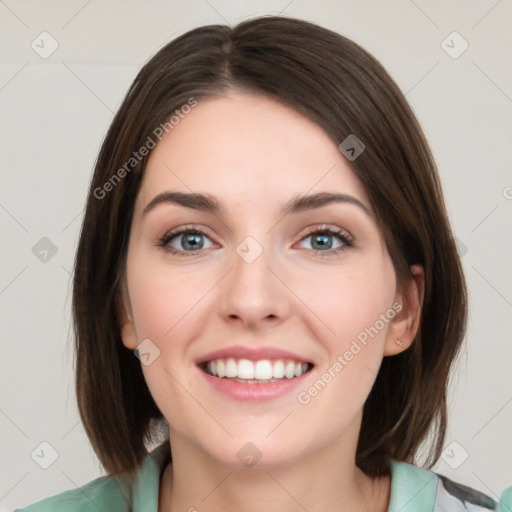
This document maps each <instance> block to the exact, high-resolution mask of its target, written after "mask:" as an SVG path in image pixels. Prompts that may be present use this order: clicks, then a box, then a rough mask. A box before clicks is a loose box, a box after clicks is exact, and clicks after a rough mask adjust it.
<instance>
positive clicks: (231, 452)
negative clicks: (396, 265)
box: [122, 92, 413, 467]
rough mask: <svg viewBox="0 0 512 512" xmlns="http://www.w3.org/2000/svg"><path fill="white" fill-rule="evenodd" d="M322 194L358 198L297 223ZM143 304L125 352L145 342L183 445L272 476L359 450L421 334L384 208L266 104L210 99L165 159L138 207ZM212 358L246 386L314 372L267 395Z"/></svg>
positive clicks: (170, 141) (333, 156)
mask: <svg viewBox="0 0 512 512" xmlns="http://www.w3.org/2000/svg"><path fill="white" fill-rule="evenodd" d="M348 135H349V134H347V136H348ZM340 142H341V141H340ZM363 142H364V141H363ZM171 192H172V193H176V192H179V193H181V194H183V195H188V194H204V195H207V196H208V198H210V199H214V201H215V203H216V204H218V205H220V209H219V210H217V211H211V210H210V209H208V208H200V207H199V206H197V205H196V203H195V202H192V201H190V200H188V201H185V202H186V203H188V205H189V206H185V205H184V204H178V203H177V202H173V201H172V200H171V199H172V197H171V196H170V195H168V196H167V197H166V196H162V195H161V194H166V193H171ZM319 193H327V194H342V195H343V196H345V197H346V198H348V200H342V201H336V202H334V201H332V202H326V203H325V204H323V205H322V206H319V205H318V204H317V203H318V202H316V201H312V202H311V203H307V202H305V203H301V204H302V207H301V208H295V209H293V208H289V209H288V211H284V210H283V208H284V207H285V205H290V202H291V201H292V200H296V199H297V198H301V199H303V198H304V197H305V196H311V195H314V194H319ZM183 197H185V196H183ZM155 198H159V199H158V200H156V201H155ZM203 204H206V203H203ZM308 206H309V207H308ZM327 229H328V230H332V233H331V232H329V231H326V230H327ZM194 230H195V231H194ZM314 230H318V233H317V234H311V232H312V231H314ZM183 231H187V233H185V234H183ZM190 231H192V232H191V233H190ZM178 232H180V233H181V234H176V233H178ZM198 232H200V233H199V234H198ZM173 234H174V235H173ZM127 291H128V300H127V301H126V305H127V310H128V311H129V313H128V315H127V317H126V318H125V322H124V324H123V328H122V335H123V343H124V344H125V345H126V346H127V347H129V348H130V349H135V348H136V347H137V346H139V345H140V344H141V343H142V345H141V347H140V353H141V359H142V362H143V364H142V369H143V372H144V376H145V379H146V382H147V384H148V387H149V389H150V391H151V394H152V396H153V397H154V400H155V402H156V404H157V405H158V407H159V409H160V410H161V411H162V413H163V415H164V416H165V417H166V419H167V420H168V422H169V424H170V429H171V446H175V447H176V449H177V450H178V449H179V447H178V446H179V445H180V442H181V444H182V445H183V443H186V444H187V445H188V446H189V447H193V449H194V450H197V451H198V453H202V454H203V455H205V454H206V455H207V456H209V457H211V458H213V459H215V460H217V461H218V462H222V463H225V464H230V465H237V466H241V465H242V464H246V465H248V464H253V463H254V461H257V459H258V458H259V457H261V459H260V460H259V461H258V466H261V467H271V466H275V465H280V464H286V463H289V462H291V461H293V460H299V459H301V458H303V457H306V456H310V455H313V454H315V453H318V452H319V451H320V450H323V449H326V448H328V447H329V452H331V448H333V447H339V448H340V449H341V448H343V449H344V450H348V451H351V450H352V451H354V452H355V447H356V442H357V436H358V432H359V428H360V420H361V412H362V407H363V404H364V402H365V400H366V398H367V396H368V394H369V392H370V390H371V387H372V385H373V383H374V380H375V378H376V376H377V373H378V371H379V366H380V364H381V361H382V358H383V356H384V355H393V354H395V353H397V352H399V351H401V350H403V349H405V348H406V347H407V346H408V344H409V342H410V341H411V339H412V336H413V334H411V333H410V332H409V331H407V327H406V324H408V322H407V321H406V319H404V318H403V315H404V311H405V308H402V301H401V296H400V295H398V294H397V288H396V276H395V272H394V269H393V265H392V262H391V259H390V256H389V254H388V252H387V250H386V247H385V245H384V241H383V238H382V237H381V234H380V233H379V231H378V228H377V224H376V221H375V217H374V213H373V211H372V208H371V205H370V203H369V201H368V198H367V196H366V194H365V192H364V189H363V187H362V186H361V184H360V182H359V180H358V178H357V177H356V175H355V174H354V173H353V171H352V170H351V169H350V168H349V166H348V165H347V162H346V160H345V159H344V157H343V156H342V154H341V153H340V151H339V150H338V147H337V145H336V144H335V143H334V142H333V141H332V140H331V139H330V138H329V137H328V136H327V135H326V134H325V132H324V131H323V130H322V129H321V128H320V127H319V126H317V125H316V124H315V123H313V122H312V121H310V120H308V119H307V118H305V117H303V116H302V115H301V114H300V113H298V112H296V111H295V110H292V109H290V108H288V107H285V106H283V105H281V104H279V103H276V102H274V101H272V100H269V99H266V98H264V97H261V96H257V95H249V94H242V93H235V92H230V94H229V96H227V97H225V98H224V97H223V98H215V99H207V100H201V101H199V102H198V104H197V106H195V107H194V108H192V109H191V111H190V112H189V113H188V114H187V115H183V116H182V118H181V117H180V121H179V123H178V124H176V125H175V126H174V128H173V129H172V130H171V131H170V132H169V134H168V135H166V136H165V137H164V138H163V139H162V140H161V142H159V143H158V145H157V147H156V148H155V149H154V150H153V152H152V154H151V156H150V158H149V161H148V165H147V168H146V171H145V175H144V178H143V181H142V185H141V189H140V193H139V195H138V197H137V201H136V205H135V213H134V218H133V223H132V228H131V235H130V244H129V250H128V258H127ZM401 309H402V312H401V313H400V310H401ZM408 336H409V338H410V339H409V338H408ZM395 338H401V339H402V341H403V344H402V346H401V347H400V346H399V345H397V344H396V343H395V342H394V341H395ZM237 349H240V351H239V352H236V350H237ZM244 349H245V350H246V352H242V350H244ZM219 350H227V352H224V353H223V354H221V357H219V356H218V355H215V354H213V353H214V352H217V351H219ZM279 350H282V351H286V352H287V353H288V354H279V353H278V352H277V351H279ZM258 351H259V352H258ZM272 351H273V352H272ZM230 355H232V356H233V359H234V361H231V362H229V363H228V362H227V359H229V357H230ZM205 359H206V360H212V359H213V360H216V361H217V364H216V365H215V366H216V367H217V369H218V371H222V370H219V366H221V364H220V363H218V360H219V359H222V360H223V362H224V363H225V365H226V367H229V368H230V370H227V368H226V369H225V371H233V368H235V371H236V372H238V371H240V372H242V373H240V376H246V378H247V376H249V375H250V374H251V371H253V370H255V371H256V372H257V374H256V375H255V376H256V377H258V376H259V377H260V379H261V378H265V376H266V375H268V373H265V372H268V371H270V372H274V373H273V375H277V376H279V375H281V374H282V372H283V368H284V370H286V369H287V367H288V370H287V371H292V372H294V371H295V366H296V364H295V363H301V364H302V363H308V368H309V367H310V366H311V365H313V367H312V369H311V370H310V371H307V372H306V373H305V374H303V375H302V376H300V377H297V378H293V379H290V378H288V377H286V376H285V377H284V378H280V379H279V380H277V382H275V383H267V384H265V383H258V384H255V383H252V384H251V383H246V382H236V381H233V380H228V379H227V378H222V379H221V378H220V377H217V376H211V375H207V373H205V370H204V369H203V368H201V366H200V365H199V364H198V363H200V362H203V361H204V360H205ZM241 359H243V360H246V359H247V360H250V361H253V362H252V363H248V362H247V361H241V362H240V360H241ZM258 361H259V362H258ZM261 361H263V362H261ZM290 361H293V364H292V365H291V366H290ZM301 364H299V367H300V368H301V369H302V366H301ZM305 367H306V365H304V368H305ZM210 370H211V368H210ZM244 371H248V372H249V373H247V374H245V373H243V372H244ZM260 372H261V373H260ZM237 375H238V373H237ZM288 375H291V374H288ZM219 384H221V386H219ZM252 386H253V387H252ZM248 443H251V444H248ZM337 453H338V452H337V451H336V449H334V450H332V454H333V457H334V456H337ZM248 457H249V458H248ZM250 457H252V459H250ZM249 460H251V461H252V462H249Z"/></svg>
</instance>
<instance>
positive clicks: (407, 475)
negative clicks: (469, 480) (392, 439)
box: [388, 461, 512, 512]
mask: <svg viewBox="0 0 512 512" xmlns="http://www.w3.org/2000/svg"><path fill="white" fill-rule="evenodd" d="M391 472H392V481H391V500H390V506H389V509H388V512H395V511H398V510H400V511H401V512H488V511H489V510H494V511H495V512H512V486H511V487H508V488H507V489H505V490H504V491H503V492H502V494H501V496H500V497H499V499H498V498H497V499H496V500H495V499H494V498H491V497H490V496H488V495H487V494H485V493H483V492H481V491H478V490H476V489H473V488H471V487H468V486H466V485H463V484H460V483H458V482H455V481H454V480H451V479H449V478H447V477H445V476H443V475H441V474H438V473H435V472H433V471H429V470H427V469H424V468H420V467H417V466H414V465H412V464H408V463H405V462H397V461H392V462H391Z"/></svg>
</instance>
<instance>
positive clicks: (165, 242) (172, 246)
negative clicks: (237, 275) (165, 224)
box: [157, 226, 354, 256]
mask: <svg viewBox="0 0 512 512" xmlns="http://www.w3.org/2000/svg"><path fill="white" fill-rule="evenodd" d="M205 238H206V239H207V240H209V241H210V243H211V245H210V246H206V247H205V244H204V239H205ZM333 238H334V239H338V241H339V244H338V245H337V246H333V241H332V239H333ZM307 239H311V240H312V248H311V249H308V250H310V251H313V252H314V253H315V254H319V255H322V256H325V255H333V254H339V253H340V252H342V251H344V250H347V248H349V247H352V246H353V245H354V238H353V237H352V236H351V235H350V234H349V233H347V232H346V231H344V230H343V229H338V228H328V227H326V226H317V227H313V228H310V229H309V230H308V233H307V235H306V236H304V237H303V238H302V239H301V242H304V241H305V240H307ZM157 245H158V246H159V247H161V248H162V249H163V250H164V251H166V252H169V253H171V254H174V255H177V256H196V255H197V254H199V253H200V252H201V250H203V249H211V248H212V247H213V243H212V242H211V240H210V238H209V237H208V235H207V234H206V233H205V232H204V231H202V230H201V229H198V228H196V227H194V226H186V227H184V228H181V229H178V230H175V231H171V232H169V233H166V234H165V235H164V236H163V237H161V238H159V239H158V241H157ZM176 245H178V246H179V247H176Z"/></svg>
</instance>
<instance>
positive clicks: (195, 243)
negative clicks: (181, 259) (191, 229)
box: [183, 233, 203, 249]
mask: <svg viewBox="0 0 512 512" xmlns="http://www.w3.org/2000/svg"><path fill="white" fill-rule="evenodd" d="M201 236H202V235H200V234H199V233H194V234H190V235H187V236H185V238H184V243H183V247H184V248H185V249H200V248H201V247H202V246H203V244H202V243H200V241H198V238H199V237H201ZM191 241H192V244H191V243H190V242H191ZM187 246H188V247H187Z"/></svg>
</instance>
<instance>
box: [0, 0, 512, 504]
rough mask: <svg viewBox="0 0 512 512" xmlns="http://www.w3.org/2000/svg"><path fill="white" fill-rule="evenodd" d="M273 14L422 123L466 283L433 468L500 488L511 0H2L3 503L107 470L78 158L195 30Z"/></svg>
mask: <svg viewBox="0 0 512 512" xmlns="http://www.w3.org/2000/svg"><path fill="white" fill-rule="evenodd" d="M279 13H281V14H284V15H291V16H296V17H299V18H304V19H307V20H310V21H313V22H316V23H319V24H320V25H323V26H325V27H328V28H331V29H333V30H335V31H338V32H340V33H341V34H343V35H346V36H348V37H350V38H352V39H353V40H355V41H356V42H358V43H359V44H361V45H362V46H363V47H364V48H366V49H367V50H369V51H370V52H371V53H372V54H373V55H375V56H376V57H377V58H378V59H379V60H380V61H381V62H382V63H383V64H384V66H385V67H386V68H387V69H388V71H389V72H390V74H391V75H392V76H393V78H394V79H395V80H396V81H397V83H398V84H399V86H400V87H401V88H402V90H403V91H404V93H405V94H406V97H407V99H408V101H409V102H410V104H411V105H412V107H413V109H414V110H415V112H416V113H417V115H418V117H419V119H420V122H421V124H422V126H423V128H424V130H425V132H426V135H427V138H428V140H429V142H430V144H431V146H432V149H433V152H434V156H435V158H436V161H437V163H438V166H439V172H440V175H441V180H442V184H443V187H444V193H445V198H446V202H447V208H448V212H449V215H450V219H451V222H452V224H453V228H454V231H455V233H456V236H457V238H458V240H459V245H460V251H461V255H463V260H462V261H463V265H464V269H465V273H466V276H467V280H468V285H469V291H470V322H469V333H468V336H467V345H466V350H465V351H464V354H463V355H462V357H461V358H460V360H459V362H458V365H457V371H456V372H455V373H454V377H453V382H452V387H451V391H450V399H449V407H450V428H449V431H448V435H447V438H446V451H445V455H444V457H443V459H442V460H440V461H439V463H438V464H437V465H436V467H435V468H434V469H435V470H436V471H438V472H441V473H443V474H445V475H446V476H448V477H450V478H453V479H455V480H458V481H460V482H462V483H465V484H466V485H470V486H472V487H475V488H477V489H480V490H482V491H484V492H486V493H488V494H489V495H491V496H493V497H496V496H497V495H498V494H499V493H500V492H501V491H502V490H503V489H504V488H505V487H506V486H507V485H512V443H511V442H510V433H511V431H512V428H511V427H512V376H511V373H512V372H511V371H510V368H511V356H512V343H511V339H510V330H511V327H512V325H511V321H510V318H511V316H512V315H511V313H512V272H511V270H510V262H511V261H512V236H511V235H512V230H511V229H510V219H511V209H512V176H511V173H510V162H511V161H512V155H511V153H512V151H511V146H512V145H511V144H510V133H511V124H512V118H511V112H512V98H511V96H512V67H511V66H510V60H509V59H510V51H511V49H512V48H511V47H512V38H511V30H510V26H511V20H512V3H511V1H510V0H501V1H496V0H482V1H472V2H469V1H450V2H446V1H444V2H442V1H432V2H427V1H424V0H416V1H414V2H413V1H412V0H394V1H389V2H377V1H371V2H370V1H362V2H358V1H355V0H354V1H343V2H335V1H330V2H329V1H327V0H316V1H314V2H307V1H304V0H292V1H290V0H275V1H273V0H265V1H261V2H255V1H238V2H235V1H231V2H230V1H226V0H208V1H207V0H192V1H190V2H186V3H185V2H177V1H174V2H173V1H170V2H164V1H156V0H155V1H148V2H144V3H143V2H121V1H110V2H101V1H99V0H92V1H86V0H81V1H66V2H64V1H61V2H55V1H49V2H36V1H16V0H5V1H1V0H0V31H1V34H2V35H1V38H2V40H1V45H0V48H1V52H2V66H1V75H0V104H1V109H2V115H1V130H2V132H1V140H2V160H1V167H2V183H3V184H2V187H1V190H0V222H1V227H2V241H3V243H2V247H3V251H2V266H1V275H0V301H1V302H0V311H1V315H2V322H3V324H2V325H3V329H2V347H3V348H2V376H1V379H2V382H1V390H2V393H1V397H0V432H1V437H0V439H1V464H0V466H1V467H2V469H1V482H0V510H10V509H12V508H14V507H15V506H22V505H25V504H28V503H31V502H33V501H36V500H39V499H42V498H44V497H47V496H50V495H53V494H56V493H59V492H61V491H64V490H66V489H70V488H74V487H75V486H79V485H82V484H84V483H86V482H88V481H90V480H91V479H93V478H95V477H97V476H100V475H102V474H103V473H102V472H101V469H100V466H99V463H98V462H97V460H96V459H95V457H94V455H93V453H92V449H91V448H90V446H89V444H88V440H87V438H86V436H85V433H84V430H83V428H82V426H81V424H80V422H79V419H78V414H77V408H76V404H75V396H74V390H73V372H72V362H73V354H72V351H71V350H70V349H69V348H68V347H69V346H70V345H69V343H70V339H71V337H70V329H69V325H70V298H71V295H70V270H71V269H72V265H73V257H74V251H75V248H76V243H77V238H78V233H79V228H80V223H81V220H82V210H83V206H84V201H85V197H86V191H87V187H88V183H89V179H90V174H91V170H92V167H93V164H94V161H95V159H96V155H97V152H98V149H99V145H100V143H101V141H102V139H103V137H104V135H105V133H106V130H107V127H108V126H109V123H110V121H111V120H112V117H113V113H114V112H115V111H116V109H117V108H118V106H119V104H120V101H121V99H122V97H123V95H124V93H125V92H126V89H127V87H128V86H129V84H130V82H131V80H132V79H133V78H134V77H135V74H136V72H137V71H138V70H139V68H140V67H141V66H142V64H143V63H144V62H145V61H146V60H147V59H148V58H149V57H150V56H151V55H153V54H154V53H155V52H156V51H157V50H158V49H159V48H160V47H161V46H163V45H164V44H165V43H167V42H168V41H169V40H170V39H172V38H174V37H176V36H177V35H179V34H181V33H183V32H185V31H187V30H189V29H191V28H193V27H196V26H199V25H204V24H210V23H225V22H229V23H231V24H234V23H236V22H238V21H241V20H242V19H245V18H248V17H252V16H255V15H261V14H279ZM43 31H46V32H48V33H49V34H51V37H52V38H53V39H54V40H55V41H56V42H57V43H58V48H57V49H56V51H55V52H54V53H52V54H51V55H50V56H47V55H44V52H49V50H51V44H56V43H52V40H51V39H50V37H49V36H46V35H43V36H40V34H41V33H42V32H43ZM454 31H457V32H458V33H459V34H460V35H461V36H462V38H463V39H460V38H459V37H458V36H457V35H453V34H452V32H454ZM443 41H445V42H444V43H443ZM464 41H467V43H468V44H469V47H468V48H467V50H466V51H464V52H463V53H462V54H460V55H458V54H459V53H460V52H461V51H462V50H463V49H464V46H465V43H464ZM32 44H33V45H34V47H35V48H36V49H37V52H36V50H35V49H33V48H32V46H31V45H32ZM450 53H451V55H450ZM41 54H43V55H42V56H41ZM455 56H456V57H457V58H454V57H455ZM43 57H46V58H43ZM44 237H46V238H48V239H49V240H50V241H51V244H50V243H49V242H48V241H47V240H44V241H42V242H41V241H40V240H41V239H42V238H44ZM36 244H38V245H36ZM53 245H54V246H55V248H56V249H57V252H56V253H55V254H52V246H53ZM34 246H35V247H36V248H35V249H33V248H34ZM45 250H47V251H48V252H47V253H45V252H44V251H45ZM53 251H55V249H53ZM42 442H47V443H49V444H50V445H51V447H53V448H49V447H48V446H47V445H42V446H41V443H42ZM52 449H53V450H55V451H56V452H57V453H58V457H57V458H56V460H55V461H53V463H51V462H52V460H53V459H52V453H53V452H52ZM31 454H34V455H33V458H32V456H31ZM37 454H39V456H37ZM466 456H467V459H466ZM50 463H51V464H50ZM48 464H50V465H49V467H48V468H47V469H43V467H41V465H43V466H44V465H48Z"/></svg>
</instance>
